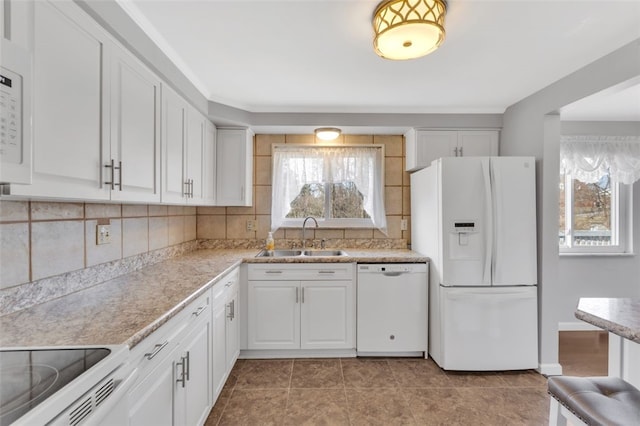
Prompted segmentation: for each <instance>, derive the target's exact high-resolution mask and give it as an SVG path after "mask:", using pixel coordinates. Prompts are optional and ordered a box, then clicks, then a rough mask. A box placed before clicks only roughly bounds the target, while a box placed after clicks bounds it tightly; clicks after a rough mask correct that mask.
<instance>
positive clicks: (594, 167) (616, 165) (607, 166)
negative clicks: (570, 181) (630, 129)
mask: <svg viewBox="0 0 640 426" xmlns="http://www.w3.org/2000/svg"><path fill="white" fill-rule="evenodd" d="M560 171H562V172H564V173H568V174H571V176H572V177H573V178H575V179H578V180H580V181H582V182H585V183H595V182H598V180H599V179H600V177H601V176H602V175H603V174H605V173H607V171H608V172H609V174H610V176H611V178H612V179H613V180H615V181H617V182H620V183H624V184H632V183H633V182H635V181H637V180H638V179H640V137H636V136H563V137H562V138H561V140H560Z"/></svg>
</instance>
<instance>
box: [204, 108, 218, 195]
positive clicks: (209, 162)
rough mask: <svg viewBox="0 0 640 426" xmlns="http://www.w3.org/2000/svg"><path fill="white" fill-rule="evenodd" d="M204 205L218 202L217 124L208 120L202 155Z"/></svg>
mask: <svg viewBox="0 0 640 426" xmlns="http://www.w3.org/2000/svg"><path fill="white" fill-rule="evenodd" d="M202 186H203V189H202V192H203V199H202V203H201V204H203V205H214V204H215V203H216V126H215V125H214V124H213V123H212V122H210V121H209V120H206V122H205V139H204V148H203V156H202Z"/></svg>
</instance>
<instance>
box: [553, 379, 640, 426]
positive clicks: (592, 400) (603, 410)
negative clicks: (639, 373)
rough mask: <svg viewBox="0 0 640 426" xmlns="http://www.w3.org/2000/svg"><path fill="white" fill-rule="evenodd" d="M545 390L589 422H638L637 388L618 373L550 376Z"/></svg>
mask: <svg viewBox="0 0 640 426" xmlns="http://www.w3.org/2000/svg"><path fill="white" fill-rule="evenodd" d="M547 384H548V390H549V393H550V394H551V396H553V397H554V398H555V399H557V400H558V401H559V402H560V404H562V405H563V406H565V407H566V408H567V409H569V411H571V412H572V413H573V414H575V415H576V416H578V418H580V419H581V420H582V421H584V422H585V423H587V424H588V425H634V426H637V425H640V391H639V390H638V389H636V388H635V387H633V386H632V385H631V384H629V383H627V382H625V381H624V380H622V379H620V378H618V377H571V376H555V377H550V378H549V380H548V382H547Z"/></svg>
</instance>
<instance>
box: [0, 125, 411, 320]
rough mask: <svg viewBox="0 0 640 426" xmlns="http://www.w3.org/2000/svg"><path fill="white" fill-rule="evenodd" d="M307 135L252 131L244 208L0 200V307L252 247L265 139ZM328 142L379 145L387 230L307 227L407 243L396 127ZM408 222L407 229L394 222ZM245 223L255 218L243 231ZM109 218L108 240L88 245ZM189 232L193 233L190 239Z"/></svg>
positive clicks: (289, 232) (284, 241)
mask: <svg viewBox="0 0 640 426" xmlns="http://www.w3.org/2000/svg"><path fill="white" fill-rule="evenodd" d="M317 142H318V141H317V140H316V139H315V137H314V136H313V135H257V136H256V137H255V140H254V173H253V180H254V182H253V184H254V192H253V193H254V199H253V205H252V206H251V207H197V208H196V207H192V206H166V205H145V204H108V203H103V204H100V203H82V202H80V203H75V202H69V203H67V202H46V201H6V200H1V201H0V315H4V314H6V313H10V312H15V311H17V310H20V309H24V308H26V307H29V306H32V305H34V304H38V303H42V302H45V301H47V300H50V299H53V298H56V297H61V296H63V295H65V294H69V293H71V292H74V291H78V290H80V289H82V288H86V287H88V286H91V285H95V284H98V283H100V282H103V281H105V280H109V279H111V278H114V277H116V276H118V275H121V274H123V273H127V272H131V271H133V270H136V269H139V268H140V267H143V266H145V265H148V264H152V263H155V262H159V261H162V260H163V259H167V258H170V257H173V256H176V255H179V254H181V253H184V252H186V251H190V250H194V249H196V248H198V247H200V248H233V247H238V248H240V247H243V248H248V247H250V248H259V247H262V244H263V242H264V239H265V238H266V236H267V233H268V232H269V229H270V224H271V146H272V145H273V144H275V143H294V144H314V143H317ZM332 144H384V146H385V208H386V213H387V226H388V234H387V235H385V234H383V233H382V232H380V231H378V230H377V229H371V228H366V229H365V228H355V229H348V228H347V229H314V228H311V229H309V230H308V234H307V238H308V239H314V240H316V241H315V243H319V240H321V239H326V241H327V246H328V247H342V248H345V247H360V248H406V247H407V244H408V243H409V242H410V241H409V239H410V227H411V221H410V200H409V195H410V190H409V174H408V173H406V172H405V171H404V163H405V155H404V153H405V147H404V138H403V137H402V136H401V135H389V136H386V135H385V136H379V135H342V136H341V137H340V138H339V139H338V140H337V141H334V142H332ZM403 219H404V220H406V221H407V225H408V228H407V230H402V229H401V221H402V220H403ZM247 221H252V223H255V227H254V229H251V230H247ZM98 224H109V225H110V235H111V242H110V243H109V244H104V245H97V244H96V227H97V225H98ZM274 237H275V238H276V246H278V247H287V246H289V245H291V244H293V243H299V241H300V238H301V230H300V229H294V228H288V229H280V230H278V231H277V232H276V233H275V235H274ZM196 239H197V240H198V241H197V242H196Z"/></svg>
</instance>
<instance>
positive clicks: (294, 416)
mask: <svg viewBox="0 0 640 426" xmlns="http://www.w3.org/2000/svg"><path fill="white" fill-rule="evenodd" d="M284 424H285V425H292V426H298V425H332V426H333V425H335V426H338V425H349V415H348V412H347V400H346V396H345V393H344V390H343V389H291V391H290V393H289V400H288V401H287V409H286V412H285V418H284Z"/></svg>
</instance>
